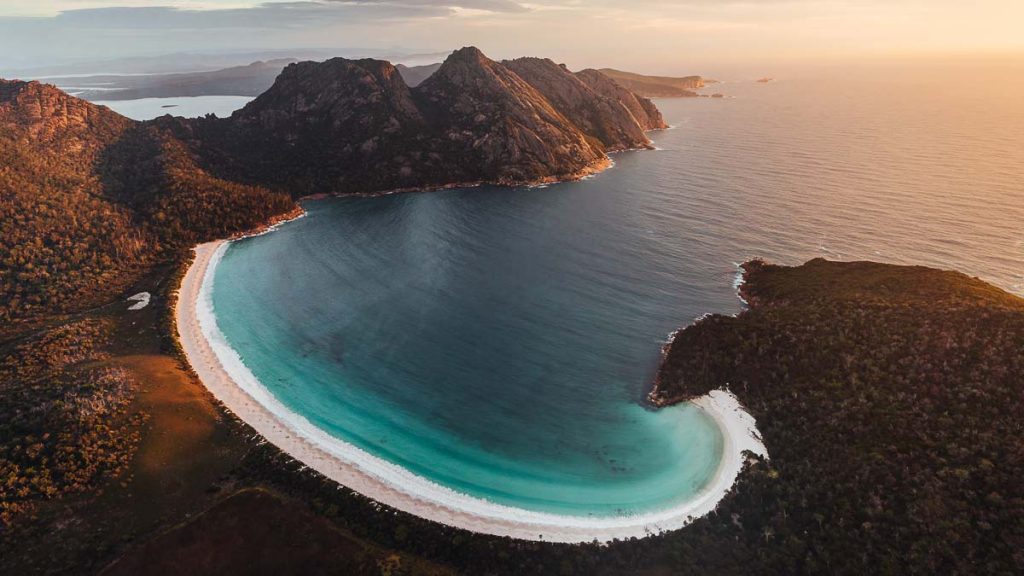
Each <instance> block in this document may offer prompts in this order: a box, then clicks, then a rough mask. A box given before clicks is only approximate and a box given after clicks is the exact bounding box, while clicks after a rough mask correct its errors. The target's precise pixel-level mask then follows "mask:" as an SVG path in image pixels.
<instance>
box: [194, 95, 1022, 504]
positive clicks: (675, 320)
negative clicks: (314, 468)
mask: <svg viewBox="0 0 1024 576" xmlns="http://www.w3.org/2000/svg"><path fill="white" fill-rule="evenodd" d="M715 90H716V91H722V92H726V93H728V94H731V95H733V96H735V98H731V99H726V100H709V99H691V100H674V101H661V102H659V106H660V107H661V108H662V110H663V112H664V113H665V116H666V118H667V120H668V121H669V122H670V123H672V124H673V125H674V126H676V128H675V129H673V130H669V131H665V132H662V133H658V134H657V135H656V136H655V140H656V144H657V145H658V147H659V148H660V150H658V151H653V152H634V153H624V154H619V155H616V156H615V160H616V167H615V168H614V169H612V170H609V171H607V172H605V173H603V174H601V175H598V176H596V177H594V178H591V179H589V180H587V181H584V182H578V183H569V184H561V185H555V186H550V187H546V188H532V189H515V190H512V189H497V188H486V187H485V188H478V189H466V190H452V191H444V192H435V193H429V194H406V195H399V196H390V197H382V198H370V199H366V198H362V199H355V198H347V199H330V200H322V201H315V202H309V203H307V204H306V207H307V209H308V211H309V216H308V217H307V218H305V219H302V220H298V221H296V222H293V223H289V224H287V225H284V226H283V227H282V228H281V229H280V230H278V231H277V232H275V233H273V234H268V235H264V236H259V237H255V238H250V239H246V240H243V241H240V242H236V243H233V244H232V245H231V247H230V248H229V249H228V250H227V252H226V254H225V256H224V258H223V261H222V263H221V264H220V266H219V267H218V268H217V271H216V276H215V284H214V294H213V302H214V306H215V310H216V313H217V317H218V324H219V326H220V329H221V330H222V331H223V332H224V334H225V335H226V337H227V338H228V340H229V341H230V342H231V344H232V346H233V347H235V349H236V350H237V351H238V352H239V354H240V355H241V357H242V358H243V359H244V361H245V362H246V364H247V365H248V367H249V368H250V369H251V370H252V372H253V373H255V374H256V376H257V377H259V378H260V380H261V381H262V382H263V384H264V385H265V386H267V387H268V388H269V389H270V390H271V391H272V392H273V393H274V394H275V395H276V396H277V397H278V398H279V399H280V400H281V401H282V402H284V403H285V404H286V405H287V406H288V407H289V408H291V409H292V410H293V411H295V412H297V413H299V414H302V415H303V416H305V417H306V418H308V419H309V420H311V421H312V422H314V423H315V424H317V425H318V426H320V427H321V428H322V429H324V430H326V431H327V432H329V433H330V434H332V435H335V436H336V437H338V438H341V439H343V440H346V441H348V442H350V443H352V444H355V445H357V446H359V447H360V448H363V449H364V450H367V451H369V452H371V453H372V454H375V455H377V456H379V457H381V458H384V459H387V460H389V461H391V462H394V463H397V464H400V465H401V466H403V467H406V468H407V469H409V470H411V471H413V472H415V473H417V474H419V475H422V476H424V477H426V478H428V479H431V480H434V481H436V482H438V483H440V484H442V485H445V486H448V487H451V488H454V489H456V490H458V491H461V492H465V493H468V494H471V495H474V496H478V497H482V498H485V499H488V500H491V501H494V502H498V503H501V504H507V505H513V506H517V507H521V508H526V509H530V510H538V511H545V512H555V513H563V514H574V515H586V514H591V515H602V516H603V515H616V514H622V513H635V512H640V511H647V510H653V509H659V508H663V507H666V506H668V505H670V504H672V503H677V502H680V501H684V500H687V499H689V498H691V497H692V496H693V495H694V494H695V493H696V492H697V491H699V490H700V488H701V487H702V486H704V485H705V484H706V483H707V482H708V480H709V479H710V477H711V475H712V474H713V473H714V470H715V468H716V466H717V463H718V458H719V453H720V451H721V443H722V437H721V434H720V432H719V431H718V430H717V428H716V427H715V425H714V423H713V422H712V421H711V420H710V419H709V418H708V417H707V416H706V415H705V414H704V413H703V412H701V411H700V410H698V409H696V408H694V407H691V406H679V407H674V408H671V409H666V410H662V411H651V410H648V409H647V408H645V407H644V406H643V404H642V397H643V395H644V393H645V392H646V391H647V390H648V388H649V385H650V381H651V378H652V376H653V374H654V371H655V369H656V367H657V362H658V357H659V349H660V346H661V344H662V343H663V342H664V340H665V337H666V335H667V334H668V333H669V332H670V331H672V330H674V329H675V328H678V327H680V326H683V325H686V324H688V323H689V322H691V321H692V320H693V319H694V318H695V317H697V316H699V315H701V314H704V313H706V312H720V313H727V314H731V313H735V312H738V311H739V310H740V302H739V301H738V300H737V299H736V296H735V292H734V286H733V284H734V280H735V276H736V263H737V262H741V261H743V260H744V259H746V258H748V257H751V256H763V257H766V258H769V259H772V260H774V261H777V262H781V263H786V264H797V263H800V262H802V261H804V260H807V259H809V258H812V257H816V256H824V257H827V258H832V259H843V260H848V259H873V260H880V261H886V262H895V263H919V264H926V265H932V266H938V267H942V268H956V269H960V270H963V271H965V272H968V273H971V274H975V275H979V276H981V277H982V278H984V279H986V280H989V281H992V282H994V283H995V284H997V285H999V286H1001V287H1003V288H1006V289H1008V290H1011V291H1015V292H1017V293H1024V276H1022V274H1024V226H1022V222H1024V189H1022V182H1024V174H1022V169H1021V166H1022V165H1024V141H1022V140H1024V111H1022V110H1020V106H1019V104H1017V105H1014V104H1013V103H1014V102H1018V103H1019V102H1020V101H1021V100H1020V99H1017V98H1016V97H1017V96H1021V95H1022V93H1020V92H1017V91H1014V90H1010V89H1007V90H1003V91H995V92H993V91H989V92H988V93H987V94H985V96H984V98H982V97H980V96H979V95H978V94H976V93H975V92H972V91H969V90H953V89H948V90H942V91H941V92H942V95H941V96H936V93H935V85H933V84H932V83H929V82H927V81H912V80H911V79H907V78H901V79H898V80H892V81H889V82H874V81H872V80H870V79H869V80H858V81H857V82H853V81H847V82H845V83H844V82H822V81H821V79H820V78H819V79H815V78H807V79H801V78H791V79H780V80H779V81H777V82H775V83H772V84H768V85H761V84H753V83H743V84H726V85H724V86H720V87H715ZM768 449H769V451H770V450H771V449H772V447H771V446H769V447H768Z"/></svg>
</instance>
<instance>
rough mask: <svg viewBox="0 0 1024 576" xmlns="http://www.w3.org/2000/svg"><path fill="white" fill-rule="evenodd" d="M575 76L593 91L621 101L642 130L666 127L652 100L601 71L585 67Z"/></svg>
mask: <svg viewBox="0 0 1024 576" xmlns="http://www.w3.org/2000/svg"><path fill="white" fill-rule="evenodd" d="M576 77H577V78H579V79H580V80H582V81H583V82H584V83H585V84H586V85H587V86H590V88H591V90H593V91H594V92H595V93H597V94H600V95H602V96H604V97H606V98H608V99H611V100H614V101H618V102H621V103H622V105H623V106H625V107H626V109H627V110H629V113H630V114H632V115H633V119H634V120H636V123H637V124H638V125H639V126H640V128H642V129H643V130H664V129H665V128H668V124H666V123H665V119H664V118H662V116H661V112H660V111H659V110H658V107H657V106H655V105H654V103H653V102H651V101H650V100H648V99H647V98H644V97H643V96H638V95H636V94H635V93H633V92H631V91H630V90H629V89H627V88H625V87H623V86H622V85H621V84H619V83H618V82H616V81H614V80H612V79H611V78H609V77H608V76H605V75H604V74H603V73H601V72H599V71H597V70H593V69H587V70H582V71H580V72H577V73H576Z"/></svg>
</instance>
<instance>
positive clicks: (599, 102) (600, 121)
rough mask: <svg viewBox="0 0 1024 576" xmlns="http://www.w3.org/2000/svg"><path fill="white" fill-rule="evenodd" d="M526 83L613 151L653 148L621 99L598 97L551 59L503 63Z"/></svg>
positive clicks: (588, 87)
mask: <svg viewBox="0 0 1024 576" xmlns="http://www.w3.org/2000/svg"><path fill="white" fill-rule="evenodd" d="M502 64H504V65H505V66H506V67H507V68H509V69H511V70H512V71H513V72H515V73H516V74H518V75H519V77H520V78H522V79H523V80H526V81H527V82H528V83H529V84H530V85H531V86H533V87H534V88H536V89H537V90H538V91H539V92H540V93H541V94H543V95H544V97H545V98H547V99H548V101H549V102H550V103H551V104H552V105H553V106H554V107H555V109H557V110H558V111H559V112H560V113H562V114H563V115H564V116H565V117H566V118H568V119H569V120H571V121H572V122H573V123H574V124H576V126H577V127H579V128H580V130H582V131H583V132H584V133H585V134H587V136H590V137H592V138H595V139H597V141H598V142H600V143H601V145H602V146H603V147H604V148H605V149H606V150H609V151H615V150H628V149H632V148H643V147H647V146H649V145H650V140H649V139H648V138H647V136H646V135H645V134H644V129H643V128H642V127H641V126H640V124H639V123H638V122H637V121H636V119H635V118H634V117H633V115H632V113H630V111H629V109H628V108H627V107H626V105H625V104H623V103H622V102H621V101H620V100H619V99H617V98H612V97H609V96H606V95H603V94H598V93H597V92H596V91H594V89H593V88H591V87H590V86H589V85H587V84H586V83H585V82H583V80H581V79H580V78H579V77H577V76H576V75H575V74H573V73H572V72H570V71H569V70H568V69H566V68H565V66H559V65H558V64H555V63H554V62H553V61H551V60H549V59H547V58H517V59H515V60H506V61H504V62H502Z"/></svg>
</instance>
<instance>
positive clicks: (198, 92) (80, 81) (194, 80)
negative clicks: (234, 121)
mask: <svg viewBox="0 0 1024 576" xmlns="http://www.w3.org/2000/svg"><path fill="white" fill-rule="evenodd" d="M293 62H297V60H295V59H293V58H285V59H280V60H269V61H266V62H263V61H260V62H253V63H252V64H249V65H247V66H234V67H231V68H224V69H222V70H212V71H208V72H189V73H181V74H152V75H149V74H146V75H129V76H122V75H98V76H83V77H74V78H67V77H63V78H52V79H50V81H51V82H53V83H54V84H55V85H56V86H58V87H59V88H62V89H64V90H66V91H68V92H69V93H72V94H74V95H75V96H78V97H79V98H83V99H85V100H136V99H139V98H172V97H178V96H212V95H216V96H258V95H260V94H262V93H263V92H264V91H265V90H266V89H267V88H269V87H270V86H271V85H272V84H273V83H274V79H275V78H277V75H278V74H280V73H281V70H282V69H284V67H285V66H287V65H288V64H291V63H293Z"/></svg>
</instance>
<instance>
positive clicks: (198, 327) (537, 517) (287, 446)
mask: <svg viewBox="0 0 1024 576" xmlns="http://www.w3.org/2000/svg"><path fill="white" fill-rule="evenodd" d="M227 246H228V243H227V241H216V242H210V243H207V244H202V245H200V246H198V247H196V249H195V253H196V254H195V260H194V262H193V263H192V265H191V267H190V268H189V270H188V272H187V274H186V275H185V277H184V279H183V280H182V284H181V287H180V291H179V294H178V302H177V307H176V310H175V314H176V323H177V329H178V334H179V337H180V341H181V345H182V348H183V349H184V351H185V354H186V356H187V357H188V360H189V362H190V364H191V365H192V368H193V369H194V370H195V372H196V374H198V375H199V378H200V379H201V380H202V382H203V384H204V385H205V386H206V387H207V388H208V389H209V390H210V392H211V393H213V395H214V396H215V397H216V398H217V399H218V400H220V401H221V402H222V403H223V404H224V405H225V406H226V407H227V408H228V409H229V410H230V411H231V412H233V413H234V414H235V415H237V416H238V417H239V418H241V419H242V420H243V421H245V422H246V423H248V424H249V425H250V426H252V428H253V429H254V430H256V431H257V432H258V433H259V434H261V435H262V436H263V437H264V438H266V440H267V441H269V442H271V443H273V444H274V445H275V446H277V447H278V448H280V449H281V450H283V451H284V452H286V453H288V454H289V455H291V456H292V457H293V458H295V459H296V460H298V461H300V462H303V463H304V464H306V465H308V466H309V467H310V468H312V469H314V470H316V471H318V472H320V473H321V474H323V475H324V476H326V477H328V478H330V479H332V480H334V481H336V482H338V483H339V484H342V485H344V486H346V487H348V488H350V489H352V490H355V491H357V492H359V493H361V494H363V495H365V496H367V497H369V498H372V499H373V500H376V501H377V502H380V503H382V504H386V505H388V506H391V507H393V508H396V509H399V510H402V511H405V512H408V513H410V514H414V515H416V516H420V517H423V518H427V519H429V520H433V521H436V522H440V523H442V524H446V525H449V526H456V527H459V528H463V529H466V530H471V531H473V532H480V533H486V534H494V535H499V536H510V537H513V538H520V539H526V540H543V541H549V542H594V541H597V542H608V541H611V540H614V539H624V538H630V537H643V536H647V535H650V534H654V533H658V532H662V531H666V530H674V529H678V528H681V527H682V526H685V525H686V524H688V523H690V522H691V521H693V520H694V519H695V518H699V517H701V516H704V515H706V514H708V513H710V512H712V511H713V510H714V509H715V507H716V506H717V505H718V502H719V501H720V500H721V499H722V497H723V496H725V495H726V494H727V493H728V491H729V490H730V488H731V487H732V485H733V484H734V482H735V480H736V477H737V475H738V474H739V472H740V470H741V469H742V467H743V464H744V461H745V456H744V452H745V451H749V452H752V453H755V454H760V455H764V456H767V451H766V449H765V447H764V445H763V443H762V442H761V440H760V436H759V434H758V433H757V430H756V428H755V423H754V419H753V417H751V416H750V415H749V414H748V413H747V412H746V411H745V410H744V409H743V407H742V406H741V405H740V404H739V402H738V400H737V399H736V398H735V396H733V395H732V394H731V393H729V392H727V391H724V390H719V391H714V392H712V393H710V394H709V395H707V396H704V397H701V398H699V399H698V400H696V402H695V403H696V404H697V405H698V406H700V407H701V408H702V409H703V410H705V411H706V412H707V413H708V414H709V415H710V416H711V417H713V418H714V420H715V421H716V422H717V423H718V425H719V426H720V428H721V430H722V435H723V438H724V442H723V451H724V453H723V456H722V460H721V463H720V465H719V468H718V470H717V472H716V473H715V475H714V477H713V479H712V480H711V482H710V483H709V484H708V486H707V487H705V489H704V490H703V491H701V493H700V494H699V495H698V496H697V497H696V498H694V499H692V500H690V501H688V502H685V503H683V504H680V505H678V506H674V507H672V508H668V509H665V510H660V511H657V512H652V513H646V514H641V515H636V516H617V517H596V516H595V517H584V516H563V515H557V514H545V513H540V512H533V511H528V510H523V509H517V508H512V507H509V506H503V505H499V504H495V503H493V502H488V501H485V500H482V499H479V498H475V497H472V496H468V495H465V494H461V493H458V492H455V491H453V490H451V489H449V488H446V487H444V486H440V485H438V484H436V483H433V482H431V481H429V480H426V479H424V478H422V477H420V476H417V475H414V474H412V473H410V472H409V471H407V470H405V469H404V468H401V467H399V466H397V465H394V464H392V463H390V462H387V461H384V460H382V459H380V458H377V457H376V456H373V455H372V454H369V453H367V452H365V451H363V450H361V449H359V448H357V447H355V446H353V445H350V444H348V443H346V442H343V441H341V440H339V439H337V438H334V437H332V436H330V435H328V434H326V433H325V432H323V431H322V430H320V429H318V428H317V427H315V426H313V425H312V424H310V423H309V422H308V421H307V420H305V419H304V418H303V417H302V416H300V415H298V414H296V413H294V412H292V411H291V410H289V409H288V408H287V407H285V406H284V405H283V404H282V403H281V402H279V401H278V400H277V399H276V398H275V397H274V396H273V395H272V394H271V393H270V392H269V391H268V390H266V388H264V387H263V386H262V385H261V384H260V382H259V381H258V380H257V379H256V378H255V376H253V374H252V373H251V372H250V371H249V370H248V369H247V368H246V367H245V365H244V364H243V363H242V361H241V359H240V358H239V357H238V355H237V353H235V351H234V350H233V349H231V347H230V346H228V344H227V342H226V340H225V338H224V336H223V334H221V332H220V330H219V329H218V328H217V324H216V319H215V317H214V315H213V310H212V303H211V294H210V293H211V291H212V278H213V270H214V269H215V268H216V265H217V262H218V261H219V260H220V258H221V256H222V255H223V253H224V250H225V249H226V248H227Z"/></svg>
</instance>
